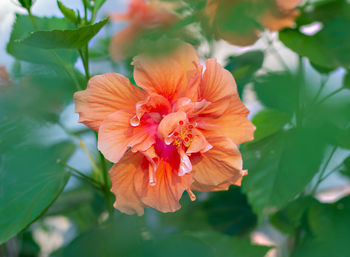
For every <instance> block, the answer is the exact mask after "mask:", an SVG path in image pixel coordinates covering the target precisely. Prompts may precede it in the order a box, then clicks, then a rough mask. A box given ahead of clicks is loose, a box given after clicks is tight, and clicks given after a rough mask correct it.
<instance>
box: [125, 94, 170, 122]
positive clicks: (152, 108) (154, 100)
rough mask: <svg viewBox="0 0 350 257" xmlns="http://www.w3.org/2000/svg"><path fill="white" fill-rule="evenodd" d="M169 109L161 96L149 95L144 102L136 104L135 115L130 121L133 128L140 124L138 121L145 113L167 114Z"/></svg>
mask: <svg viewBox="0 0 350 257" xmlns="http://www.w3.org/2000/svg"><path fill="white" fill-rule="evenodd" d="M170 109H171V106H170V103H169V101H168V100H167V99H166V98H164V97H163V96H161V95H157V94H151V95H149V96H148V97H147V98H146V99H145V100H142V101H140V102H138V103H137V104H136V115H135V117H133V119H132V120H131V122H132V125H133V126H137V125H138V124H140V120H141V118H142V116H143V115H144V114H145V113H147V112H148V113H152V112H153V113H158V114H159V115H165V114H168V113H169V111H170Z"/></svg>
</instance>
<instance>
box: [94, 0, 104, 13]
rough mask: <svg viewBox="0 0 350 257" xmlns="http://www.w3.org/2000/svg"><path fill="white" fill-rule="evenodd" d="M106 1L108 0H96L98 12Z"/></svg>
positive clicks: (95, 5)
mask: <svg viewBox="0 0 350 257" xmlns="http://www.w3.org/2000/svg"><path fill="white" fill-rule="evenodd" d="M105 2H106V0H94V10H96V12H97V11H98V10H99V9H100V8H101V6H102V5H103V4H104V3H105Z"/></svg>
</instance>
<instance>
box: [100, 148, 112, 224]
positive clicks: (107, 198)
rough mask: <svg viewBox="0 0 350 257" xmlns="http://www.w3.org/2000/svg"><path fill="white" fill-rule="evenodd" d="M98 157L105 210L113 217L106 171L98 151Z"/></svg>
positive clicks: (102, 158)
mask: <svg viewBox="0 0 350 257" xmlns="http://www.w3.org/2000/svg"><path fill="white" fill-rule="evenodd" d="M99 155H100V162H101V167H102V174H103V181H104V195H105V199H106V205H107V210H108V213H109V216H110V217H111V216H112V215H113V205H112V199H111V194H110V191H109V182H108V181H109V180H108V171H107V167H106V161H105V157H104V156H103V154H102V153H101V152H100V151H99Z"/></svg>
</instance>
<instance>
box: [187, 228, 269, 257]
mask: <svg viewBox="0 0 350 257" xmlns="http://www.w3.org/2000/svg"><path fill="white" fill-rule="evenodd" d="M193 236H194V237H196V238H199V239H201V240H202V241H203V242H205V243H207V244H208V245H209V246H211V247H212V249H213V252H214V256H215V257H221V256H227V257H253V256H254V257H263V256H265V255H266V253H267V251H268V250H270V249H271V247H269V246H262V245H253V244H251V243H250V242H249V241H247V240H243V239H240V238H238V237H230V236H225V235H222V234H219V233H213V232H204V233H193ZM194 254H195V253H194ZM192 256H193V255H192ZM199 256H201V255H199Z"/></svg>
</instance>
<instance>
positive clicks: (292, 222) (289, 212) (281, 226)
mask: <svg viewBox="0 0 350 257" xmlns="http://www.w3.org/2000/svg"><path fill="white" fill-rule="evenodd" d="M312 200H313V198H311V197H299V198H297V199H296V200H294V201H292V202H290V203H289V204H288V205H287V206H286V207H284V208H283V209H281V210H279V211H278V212H276V213H275V214H274V215H273V216H271V218H270V222H271V223H272V225H274V226H275V227H276V228H277V229H278V230H280V231H282V232H284V233H286V234H289V235H292V236H293V235H294V233H295V231H296V229H297V228H298V227H300V226H301V225H302V218H303V216H304V214H305V213H306V211H307V208H308V207H309V205H310V204H311V203H312Z"/></svg>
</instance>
